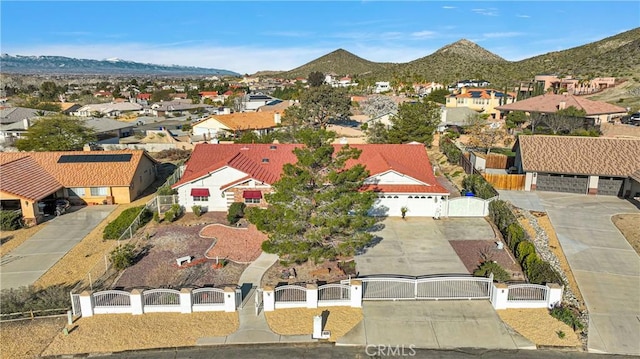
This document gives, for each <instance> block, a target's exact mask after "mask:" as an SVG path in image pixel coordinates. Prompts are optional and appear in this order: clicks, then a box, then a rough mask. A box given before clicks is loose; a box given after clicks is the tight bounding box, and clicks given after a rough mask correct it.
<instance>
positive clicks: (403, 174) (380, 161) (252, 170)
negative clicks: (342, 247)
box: [172, 144, 449, 217]
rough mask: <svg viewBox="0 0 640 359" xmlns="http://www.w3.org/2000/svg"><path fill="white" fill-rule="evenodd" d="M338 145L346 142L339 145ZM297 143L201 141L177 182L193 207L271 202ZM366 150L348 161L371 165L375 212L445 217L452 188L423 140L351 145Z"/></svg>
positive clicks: (217, 208) (176, 186)
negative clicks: (268, 195)
mask: <svg viewBox="0 0 640 359" xmlns="http://www.w3.org/2000/svg"><path fill="white" fill-rule="evenodd" d="M334 146H335V147H336V150H338V149H339V148H340V147H341V146H342V145H334ZM296 147H299V145H293V144H198V145H196V147H195V149H194V150H193V153H192V155H191V157H190V158H189V160H188V161H187V163H186V167H185V171H184V175H183V176H182V178H181V179H180V181H178V182H177V183H176V184H174V185H173V186H172V187H173V188H174V189H176V190H177V191H178V196H179V201H180V204H181V205H182V206H184V207H185V209H186V210H187V211H191V207H192V206H194V205H201V206H202V207H204V208H206V209H207V210H208V211H226V210H227V209H228V208H229V206H230V205H231V204H232V203H233V202H244V203H245V204H247V205H248V206H261V207H267V206H268V203H267V202H266V201H265V198H264V194H266V193H270V192H271V191H272V190H273V189H272V187H271V185H272V184H273V183H275V182H276V181H277V180H278V179H279V178H280V176H281V174H282V167H283V165H284V164H286V163H293V162H295V161H296V160H297V159H296V157H295V155H294V154H293V149H294V148H296ZM351 147H355V148H358V149H360V150H362V153H361V155H360V158H359V159H358V160H357V161H355V160H352V161H349V162H348V163H347V166H351V165H354V164H356V163H361V164H364V165H366V167H367V169H368V170H369V173H370V177H369V178H367V180H366V181H365V186H364V187H363V188H362V189H361V190H363V191H375V192H376V193H377V194H378V199H377V201H376V203H375V205H374V208H372V209H371V214H372V215H382V216H384V215H387V216H392V217H399V216H401V214H402V213H401V208H402V207H407V208H408V212H407V216H418V217H433V216H439V215H440V214H441V213H445V212H444V211H445V210H446V208H447V201H448V198H449V192H448V191H447V190H446V189H445V188H444V187H443V186H442V185H441V184H440V183H439V182H438V181H437V179H436V178H435V176H434V174H433V171H432V167H431V163H430V162H429V158H428V157H427V154H426V151H425V149H424V146H423V145H421V144H404V145H391V144H364V145H351Z"/></svg>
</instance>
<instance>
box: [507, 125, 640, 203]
mask: <svg viewBox="0 0 640 359" xmlns="http://www.w3.org/2000/svg"><path fill="white" fill-rule="evenodd" d="M514 150H515V152H516V158H515V167H516V168H517V169H518V172H519V173H524V174H526V176H525V191H534V190H535V191H551V192H569V193H582V194H597V195H610V196H624V197H627V196H630V195H631V196H640V177H637V178H636V176H638V174H640V139H637V138H606V137H583V136H548V135H533V136H532V135H520V136H518V139H517V140H516V143H515V145H514Z"/></svg>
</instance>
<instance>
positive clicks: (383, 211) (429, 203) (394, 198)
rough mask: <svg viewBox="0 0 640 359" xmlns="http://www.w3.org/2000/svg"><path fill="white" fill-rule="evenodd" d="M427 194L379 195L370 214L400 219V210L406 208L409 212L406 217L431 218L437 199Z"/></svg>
mask: <svg viewBox="0 0 640 359" xmlns="http://www.w3.org/2000/svg"><path fill="white" fill-rule="evenodd" d="M436 197H437V196H430V195H428V194H415V195H406V194H404V195H403V194H391V195H379V196H378V199H377V200H376V202H375V204H374V208H373V210H372V211H371V212H370V214H371V215H374V216H389V217H400V216H401V215H402V211H401V208H402V207H404V206H406V207H407V208H408V209H409V211H408V212H407V216H408V217H410V216H413V217H433V216H434V215H435V211H436V206H437V205H438V204H437V201H438V198H436Z"/></svg>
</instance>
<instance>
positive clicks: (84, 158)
mask: <svg viewBox="0 0 640 359" xmlns="http://www.w3.org/2000/svg"><path fill="white" fill-rule="evenodd" d="M131 156H133V155H132V154H130V153H125V154H117V155H62V156H60V158H59V159H58V163H103V162H129V161H131Z"/></svg>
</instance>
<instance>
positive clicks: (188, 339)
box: [42, 312, 240, 355]
mask: <svg viewBox="0 0 640 359" xmlns="http://www.w3.org/2000/svg"><path fill="white" fill-rule="evenodd" d="M239 325H240V322H239V320H238V313H224V312H207V313H191V314H180V313H149V314H144V315H130V314H113V315H96V316H93V317H90V318H80V319H78V320H77V321H76V322H75V323H74V325H73V326H71V328H69V330H70V332H69V335H64V334H62V333H61V334H58V335H56V337H55V338H54V340H53V342H51V344H50V345H49V346H48V347H47V348H46V349H45V351H44V352H43V353H42V354H43V355H64V354H80V353H110V352H117V351H123V350H137V349H150V348H171V347H182V346H193V345H196V340H197V339H198V338H202V337H218V336H226V335H229V334H231V333H233V332H235V331H236V330H238V327H239ZM106 328H108V329H106Z"/></svg>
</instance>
